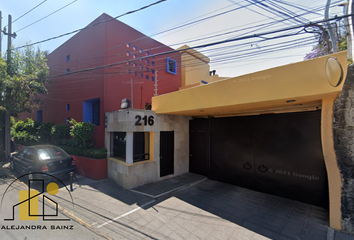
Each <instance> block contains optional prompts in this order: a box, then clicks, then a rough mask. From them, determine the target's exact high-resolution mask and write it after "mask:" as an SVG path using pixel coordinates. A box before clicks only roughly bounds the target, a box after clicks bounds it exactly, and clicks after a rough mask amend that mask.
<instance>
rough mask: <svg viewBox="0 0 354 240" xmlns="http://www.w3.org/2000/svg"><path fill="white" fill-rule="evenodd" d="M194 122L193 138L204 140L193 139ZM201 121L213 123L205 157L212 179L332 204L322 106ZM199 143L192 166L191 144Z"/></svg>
mask: <svg viewBox="0 0 354 240" xmlns="http://www.w3.org/2000/svg"><path fill="white" fill-rule="evenodd" d="M193 121H195V120H192V121H191V125H190V127H191V129H190V132H191V134H192V137H191V139H190V141H205V140H203V139H202V136H200V139H199V140H198V139H195V138H194V139H192V138H193V134H194V133H192V132H195V129H193V128H195V126H194V123H192V122H193ZM198 121H207V122H208V124H209V132H208V133H209V134H206V136H208V135H209V142H210V144H209V145H207V146H206V147H207V148H210V154H209V156H207V157H205V158H203V159H205V162H204V163H203V164H204V165H208V164H209V166H210V167H209V172H208V174H207V176H208V177H209V178H211V179H214V180H218V181H222V182H226V183H230V184H234V185H238V186H242V187H246V188H250V189H254V190H257V191H262V192H266V193H270V194H274V195H278V196H283V197H286V198H291V199H295V200H298V201H303V202H307V203H311V204H314V205H319V206H324V207H326V206H328V186H327V173H326V168H325V165H324V159H323V154H322V146H321V131H320V126H321V125H320V124H321V111H314V112H301V113H287V114H272V115H258V116H245V117H231V118H211V119H200V120H198ZM208 124H205V125H208ZM194 145H195V144H194V143H191V150H190V151H191V153H193V154H191V155H193V156H191V157H190V161H191V163H190V166H193V165H194V164H195V163H196V162H195V159H196V158H198V156H196V152H195V150H194V149H192V148H194ZM200 156H203V155H202V154H200ZM193 161H194V163H193ZM208 161H209V163H208ZM203 164H200V165H201V166H204V165H203ZM193 169H198V168H196V167H194V168H193ZM197 173H198V172H197ZM199 173H200V174H204V173H203V172H199ZM204 175H205V174H204Z"/></svg>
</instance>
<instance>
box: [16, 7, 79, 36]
mask: <svg viewBox="0 0 354 240" xmlns="http://www.w3.org/2000/svg"><path fill="white" fill-rule="evenodd" d="M77 1H78V0H74V1H72V2H71V3H69V4H67V5H65V6H64V7H62V8H59V9H58V10H56V11H54V12H52V13H50V14H48V15H47V16H45V17H42V18H41V19H39V20H37V21H35V22H33V23H31V24H29V25H27V26H26V27H23V28H21V29H20V30H17V31H16V32H19V31H22V30H23V29H26V28H28V27H30V26H32V25H34V24H36V23H38V22H40V21H42V20H43V19H46V18H47V17H49V16H51V15H53V14H54V13H57V12H59V11H60V10H62V9H64V8H66V7H68V6H69V5H71V4H73V3H74V2H77Z"/></svg>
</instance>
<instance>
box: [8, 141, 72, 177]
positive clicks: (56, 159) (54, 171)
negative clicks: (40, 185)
mask: <svg viewBox="0 0 354 240" xmlns="http://www.w3.org/2000/svg"><path fill="white" fill-rule="evenodd" d="M10 169H11V170H13V171H17V172H19V173H21V174H27V173H29V175H28V179H44V180H48V181H49V180H51V176H54V177H56V178H58V179H60V180H61V179H65V178H68V177H70V174H69V173H70V172H75V161H74V159H73V158H72V157H71V156H70V155H69V154H67V153H66V152H65V151H64V150H63V149H61V148H60V147H57V146H53V145H36V146H30V147H25V148H24V149H22V150H21V151H19V152H18V153H17V154H13V155H12V157H11V160H10ZM36 172H37V174H36ZM41 173H43V174H41ZM53 180H55V179H53Z"/></svg>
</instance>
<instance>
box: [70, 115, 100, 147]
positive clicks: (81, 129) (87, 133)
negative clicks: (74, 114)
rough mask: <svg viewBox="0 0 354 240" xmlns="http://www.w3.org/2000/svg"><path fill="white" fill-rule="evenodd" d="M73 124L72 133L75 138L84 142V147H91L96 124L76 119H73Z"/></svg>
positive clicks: (71, 121)
mask: <svg viewBox="0 0 354 240" xmlns="http://www.w3.org/2000/svg"><path fill="white" fill-rule="evenodd" d="M69 123H71V124H72V126H71V130H70V135H71V136H72V137H73V138H74V139H75V140H78V141H80V142H82V143H83V146H82V147H85V148H87V147H89V146H90V144H89V140H90V139H91V137H92V135H93V133H94V132H95V125H94V124H92V123H86V122H76V121H75V119H71V120H70V122H69Z"/></svg>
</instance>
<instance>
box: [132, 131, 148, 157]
mask: <svg viewBox="0 0 354 240" xmlns="http://www.w3.org/2000/svg"><path fill="white" fill-rule="evenodd" d="M149 150H150V133H149V132H134V133H133V161H134V162H139V161H145V160H149V159H150V154H149V152H150V151H149Z"/></svg>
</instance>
